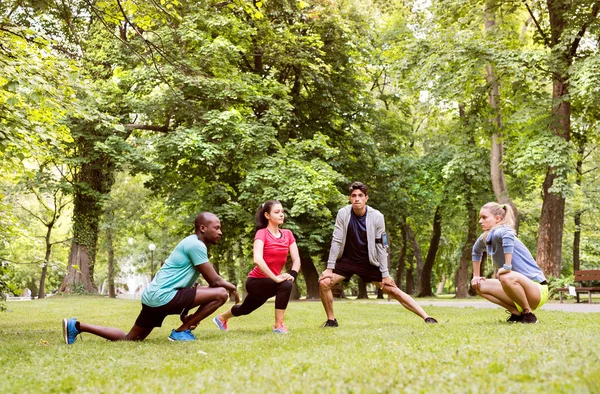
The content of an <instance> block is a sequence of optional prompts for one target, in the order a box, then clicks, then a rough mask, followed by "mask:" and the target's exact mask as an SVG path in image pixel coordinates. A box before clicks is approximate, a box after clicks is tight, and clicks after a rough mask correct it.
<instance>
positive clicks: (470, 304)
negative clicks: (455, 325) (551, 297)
mask: <svg viewBox="0 0 600 394" xmlns="http://www.w3.org/2000/svg"><path fill="white" fill-rule="evenodd" d="M417 303H418V304H419V305H421V306H446V307H453V308H500V307H499V306H498V305H495V304H492V303H491V302H487V301H482V300H473V301H444V300H419V299H417ZM541 309H542V310H545V311H563V312H580V313H592V312H600V304H584V303H580V304H570V303H569V304H560V303H554V302H549V303H547V304H545V305H544V306H543V307H542V308H541Z"/></svg>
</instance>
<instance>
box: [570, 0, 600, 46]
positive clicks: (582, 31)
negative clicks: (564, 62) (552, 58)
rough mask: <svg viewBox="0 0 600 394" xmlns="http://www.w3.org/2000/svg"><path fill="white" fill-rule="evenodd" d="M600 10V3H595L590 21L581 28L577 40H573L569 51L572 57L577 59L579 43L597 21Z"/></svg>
mask: <svg viewBox="0 0 600 394" xmlns="http://www.w3.org/2000/svg"><path fill="white" fill-rule="evenodd" d="M599 10H600V3H599V2H597V1H596V2H594V6H593V7H592V13H591V15H590V17H589V18H588V21H587V22H585V23H584V24H583V26H581V29H580V30H579V32H578V33H577V36H575V39H574V40H573V43H571V48H570V49H569V56H570V57H575V55H577V48H578V47H579V43H580V42H581V39H582V38H583V35H584V34H585V31H586V30H587V28H588V27H589V26H590V25H591V24H592V22H594V21H595V20H596V17H597V16H598V11H599Z"/></svg>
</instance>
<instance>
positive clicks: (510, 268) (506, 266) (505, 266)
mask: <svg viewBox="0 0 600 394" xmlns="http://www.w3.org/2000/svg"><path fill="white" fill-rule="evenodd" d="M502 268H504V269H505V270H507V271H512V265H506V264H504V265H503V266H502Z"/></svg>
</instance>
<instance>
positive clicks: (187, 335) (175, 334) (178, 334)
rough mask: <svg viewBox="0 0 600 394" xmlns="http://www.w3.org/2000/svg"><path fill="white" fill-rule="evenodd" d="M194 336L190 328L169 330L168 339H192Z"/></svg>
mask: <svg viewBox="0 0 600 394" xmlns="http://www.w3.org/2000/svg"><path fill="white" fill-rule="evenodd" d="M195 339H196V337H195V336H194V334H192V330H185V331H175V329H173V331H171V335H169V341H194V340H195Z"/></svg>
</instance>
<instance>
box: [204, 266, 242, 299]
mask: <svg viewBox="0 0 600 394" xmlns="http://www.w3.org/2000/svg"><path fill="white" fill-rule="evenodd" d="M196 269H197V270H198V272H200V274H201V275H202V277H203V278H204V279H205V280H206V281H207V282H208V285H209V286H210V287H223V288H225V289H226V290H227V291H228V292H230V293H234V292H235V293H236V295H237V288H236V287H235V285H233V284H231V283H229V282H227V281H226V280H225V279H223V278H221V277H220V276H219V274H217V271H215V269H214V267H213V266H212V264H211V263H209V262H206V263H204V264H200V265H197V266H196ZM236 298H237V296H236Z"/></svg>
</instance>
